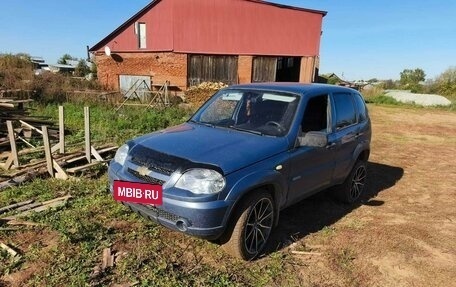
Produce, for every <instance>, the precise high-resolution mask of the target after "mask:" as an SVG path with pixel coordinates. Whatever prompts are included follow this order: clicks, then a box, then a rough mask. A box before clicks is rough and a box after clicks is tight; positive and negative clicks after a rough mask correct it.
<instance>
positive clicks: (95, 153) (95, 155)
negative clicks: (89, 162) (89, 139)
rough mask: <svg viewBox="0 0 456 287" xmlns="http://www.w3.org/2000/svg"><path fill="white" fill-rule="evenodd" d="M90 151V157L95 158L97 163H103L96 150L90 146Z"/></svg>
mask: <svg viewBox="0 0 456 287" xmlns="http://www.w3.org/2000/svg"><path fill="white" fill-rule="evenodd" d="M90 151H91V152H92V155H93V156H94V157H95V159H96V160H98V161H104V159H103V158H102V157H101V155H100V154H99V153H98V152H97V150H96V149H95V148H94V147H93V146H91V147H90Z"/></svg>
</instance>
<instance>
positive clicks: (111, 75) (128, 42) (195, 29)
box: [89, 0, 326, 89]
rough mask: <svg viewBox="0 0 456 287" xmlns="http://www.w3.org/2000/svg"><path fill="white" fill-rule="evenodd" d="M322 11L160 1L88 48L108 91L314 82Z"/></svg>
mask: <svg viewBox="0 0 456 287" xmlns="http://www.w3.org/2000/svg"><path fill="white" fill-rule="evenodd" d="M325 15H326V12H324V11H317V10H311V9H305V8H299V7H292V6H287V5H279V4H274V3H270V2H266V1H261V0H155V1H152V2H151V3H150V4H149V5H147V6H146V7H144V8H143V9H142V10H141V11H139V12H138V13H137V14H136V15H134V16H133V17H131V18H130V19H129V20H127V21H126V22H125V23H123V24H122V25H121V26H120V27H118V28H117V29H116V30H114V31H113V32H112V33H110V34H109V35H108V36H106V37H105V38H104V39H102V40H101V41H100V42H98V43H97V44H95V45H94V46H93V47H91V48H90V49H89V51H90V52H91V53H92V54H93V55H94V56H95V61H96V64H97V69H98V79H99V81H100V82H101V83H102V84H103V85H105V86H108V87H111V88H121V89H125V88H128V87H122V86H123V85H131V83H132V82H134V81H140V80H141V81H142V80H144V81H146V82H148V83H153V84H161V83H164V82H165V81H168V82H170V83H171V85H174V86H176V87H178V88H180V89H186V88H187V87H189V86H193V85H196V84H199V83H201V82H205V81H216V82H224V83H226V84H234V83H249V82H263V81H291V82H312V81H314V80H315V79H316V77H317V76H318V63H319V50H320V35H321V29H322V20H323V17H324V16H325Z"/></svg>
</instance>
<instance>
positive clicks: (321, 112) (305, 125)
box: [301, 95, 328, 133]
mask: <svg viewBox="0 0 456 287" xmlns="http://www.w3.org/2000/svg"><path fill="white" fill-rule="evenodd" d="M327 128H328V95H321V96H316V97H313V98H311V99H309V101H308V102H307V105H306V109H305V111H304V116H303V118H302V122H301V130H302V132H304V133H306V132H309V131H325V132H326V131H327Z"/></svg>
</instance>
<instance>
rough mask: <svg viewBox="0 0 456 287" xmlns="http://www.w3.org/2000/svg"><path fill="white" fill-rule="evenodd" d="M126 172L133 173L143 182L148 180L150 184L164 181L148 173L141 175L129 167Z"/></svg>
mask: <svg viewBox="0 0 456 287" xmlns="http://www.w3.org/2000/svg"><path fill="white" fill-rule="evenodd" d="M128 172H129V173H131V174H132V175H134V176H135V177H137V178H139V179H141V180H143V181H145V182H148V183H150V184H158V185H163V184H165V182H164V181H163V180H160V179H158V178H154V177H151V176H148V175H142V174H140V173H139V172H137V171H136V170H133V169H131V168H129V169H128Z"/></svg>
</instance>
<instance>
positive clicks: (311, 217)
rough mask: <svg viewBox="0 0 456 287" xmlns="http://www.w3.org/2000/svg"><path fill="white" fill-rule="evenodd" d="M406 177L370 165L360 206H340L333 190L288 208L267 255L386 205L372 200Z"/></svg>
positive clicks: (397, 171)
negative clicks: (359, 211) (350, 215)
mask: <svg viewBox="0 0 456 287" xmlns="http://www.w3.org/2000/svg"><path fill="white" fill-rule="evenodd" d="M403 174H404V170H403V169H402V168H400V167H395V166H390V165H385V164H381V163H374V162H369V163H368V179H367V190H365V191H364V193H363V195H362V197H361V199H360V201H359V202H358V203H356V204H351V205H350V204H343V203H339V202H338V201H336V200H335V199H333V196H331V192H332V190H330V189H329V190H326V191H323V192H320V193H318V194H316V195H314V196H312V197H310V198H308V199H305V200H303V201H301V202H299V203H297V204H295V205H293V206H290V207H288V208H286V209H285V210H283V211H281V213H280V218H279V224H278V226H277V227H276V228H275V229H274V231H273V232H272V234H271V237H270V240H269V242H268V245H267V246H266V249H265V254H266V255H267V254H269V253H272V252H274V251H277V250H280V249H283V248H285V247H287V246H288V245H290V244H292V243H293V242H295V241H298V240H300V239H302V238H303V237H305V236H307V235H308V234H310V233H314V232H317V231H319V230H321V229H323V228H324V227H325V226H329V225H331V224H333V223H335V222H337V221H338V220H339V219H341V218H343V217H344V216H345V215H346V214H348V213H350V212H351V211H353V210H354V209H356V208H358V207H360V206H361V205H369V206H380V205H383V204H384V202H383V201H381V200H375V199H373V198H375V197H376V196H377V194H379V193H380V192H382V191H383V190H385V189H388V188H390V187H392V186H394V185H395V184H396V183H397V182H398V181H399V180H400V179H401V178H402V176H403Z"/></svg>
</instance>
